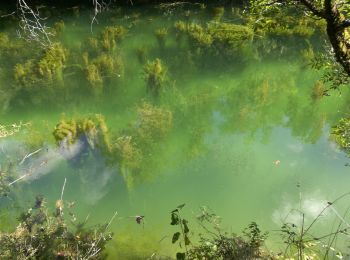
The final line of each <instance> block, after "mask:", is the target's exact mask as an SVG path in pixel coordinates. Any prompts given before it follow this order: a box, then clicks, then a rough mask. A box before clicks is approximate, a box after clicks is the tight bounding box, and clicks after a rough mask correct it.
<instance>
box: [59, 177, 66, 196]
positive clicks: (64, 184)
mask: <svg viewBox="0 0 350 260" xmlns="http://www.w3.org/2000/svg"><path fill="white" fill-rule="evenodd" d="M66 182H67V178H64V183H63V186H62V192H61V198H60V200H62V199H63V193H64V188H65V187H66Z"/></svg>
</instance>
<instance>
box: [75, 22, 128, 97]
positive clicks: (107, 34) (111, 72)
mask: <svg viewBox="0 0 350 260" xmlns="http://www.w3.org/2000/svg"><path fill="white" fill-rule="evenodd" d="M126 34H127V30H126V29H124V27H122V26H106V27H105V28H104V29H103V30H102V32H101V33H100V34H99V36H97V37H90V38H88V40H87V42H86V43H85V45H84V46H83V48H82V51H83V54H82V60H83V71H84V75H85V77H86V79H87V81H88V83H89V86H90V90H91V92H92V93H93V94H94V95H101V94H102V93H103V90H104V87H105V85H106V83H108V79H110V78H112V77H114V78H120V77H121V76H122V75H123V74H124V64H123V60H122V58H121V55H120V49H119V48H118V44H119V43H120V42H121V41H122V39H124V37H125V35H126Z"/></svg>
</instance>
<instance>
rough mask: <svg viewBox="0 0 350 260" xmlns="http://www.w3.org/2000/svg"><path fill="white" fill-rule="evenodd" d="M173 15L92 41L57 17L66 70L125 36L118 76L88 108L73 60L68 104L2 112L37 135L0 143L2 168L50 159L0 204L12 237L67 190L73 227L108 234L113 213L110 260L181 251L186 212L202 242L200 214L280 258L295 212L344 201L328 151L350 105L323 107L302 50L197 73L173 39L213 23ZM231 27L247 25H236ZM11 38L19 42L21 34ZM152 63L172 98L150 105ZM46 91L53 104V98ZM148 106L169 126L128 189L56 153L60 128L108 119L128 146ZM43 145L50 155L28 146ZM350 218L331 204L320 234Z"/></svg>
mask: <svg viewBox="0 0 350 260" xmlns="http://www.w3.org/2000/svg"><path fill="white" fill-rule="evenodd" d="M177 12H178V13H176V12H175V11H174V10H171V11H168V12H163V11H159V10H153V11H149V12H144V10H136V9H135V10H133V11H131V12H130V10H129V11H125V10H119V11H112V12H110V13H108V12H107V13H106V14H105V16H103V17H101V18H100V20H99V24H95V25H94V26H93V27H92V32H91V27H90V22H89V21H90V20H89V19H90V18H89V16H88V15H85V14H81V15H80V16H78V17H76V16H73V15H66V16H63V17H62V20H63V21H64V24H65V27H64V30H63V32H61V34H60V35H59V37H58V38H57V39H56V40H58V41H61V42H62V44H63V46H64V47H65V48H67V49H68V50H69V55H70V57H72V56H74V55H76V56H79V55H82V52H83V51H82V49H83V47H82V46H84V43H86V42H87V39H88V38H89V37H94V36H97V35H99V33H100V32H101V31H102V30H103V28H104V27H105V26H108V25H113V26H116V25H122V26H124V27H125V28H127V30H128V33H127V35H126V37H125V38H124V39H123V41H122V42H121V43H120V44H119V43H118V46H117V47H118V55H119V57H121V59H122V61H123V71H122V72H120V73H119V72H118V73H115V74H114V75H112V76H110V77H106V78H107V80H104V81H103V84H104V86H105V89H106V91H105V93H103V94H101V95H98V96H93V95H90V94H88V93H87V91H86V84H88V83H87V82H86V80H83V79H82V75H80V74H79V73H77V72H76V68H75V67H74V63H75V62H76V60H77V59H73V58H72V59H71V60H70V61H69V62H70V65H67V67H66V68H65V71H64V73H65V74H64V80H65V82H66V83H65V84H66V85H68V86H74V88H75V90H74V92H72V93H69V95H68V96H66V97H64V98H63V99H62V97H58V96H57V99H55V98H54V99H51V100H50V101H47V100H45V99H43V100H44V101H41V102H37V101H36V99H35V98H34V101H32V100H29V99H30V97H29V96H27V95H26V94H22V95H18V96H17V97H16V98H14V100H13V101H11V102H8V103H6V104H5V102H4V104H0V105H1V107H4V111H3V114H2V115H1V123H3V124H11V123H13V122H20V121H22V122H30V127H24V128H23V129H22V130H21V131H20V132H19V133H18V134H17V135H15V136H14V137H11V138H8V139H6V140H5V139H3V140H1V139H0V141H1V143H0V144H1V147H2V154H1V157H0V158H1V159H0V161H2V162H3V161H4V160H5V159H6V158H8V157H6V156H10V157H12V158H17V159H16V160H17V161H21V160H22V158H23V156H24V155H25V154H28V153H29V152H32V151H35V150H36V149H39V148H40V147H45V148H44V149H43V150H42V151H40V152H38V153H37V154H35V155H33V156H32V157H30V158H29V159H28V160H27V161H26V164H25V165H27V166H28V165H36V164H40V162H41V161H42V160H43V158H45V161H46V164H45V165H44V166H43V167H41V168H40V169H38V170H37V171H35V174H32V175H31V176H28V177H27V178H24V179H23V180H22V181H20V182H18V183H16V185H14V187H13V191H12V193H11V194H10V196H9V198H3V199H1V201H0V205H2V207H3V209H5V208H6V209H8V210H7V211H4V213H3V214H2V215H1V226H2V228H3V229H4V230H7V229H9V226H8V224H9V223H13V222H14V221H15V220H14V219H15V216H17V215H16V214H18V210H19V209H23V208H27V207H29V206H30V205H32V203H33V200H34V198H35V196H36V195H37V194H42V195H43V196H45V198H46V200H47V204H48V205H50V204H53V205H54V202H55V201H56V200H57V199H58V198H59V197H60V195H61V189H62V185H63V183H64V180H65V179H66V180H67V182H66V185H65V191H64V199H65V200H67V201H74V202H75V203H76V206H75V213H76V215H77V216H78V218H79V219H81V220H84V219H85V218H86V217H87V216H88V218H89V220H88V221H89V222H88V223H91V224H95V223H101V222H107V221H108V220H109V219H110V218H111V216H112V215H113V214H114V212H115V211H116V210H117V211H118V216H117V218H116V220H115V221H114V222H113V223H112V227H111V228H112V230H113V231H114V232H115V238H114V240H113V241H112V242H111V243H110V245H109V252H110V259H116V258H118V257H119V258H120V259H128V258H129V259H137V257H140V259H146V258H147V257H150V256H151V255H152V254H153V253H155V252H157V253H158V254H171V253H172V252H174V250H176V248H175V246H172V245H171V234H172V232H173V229H172V227H171V226H170V225H169V223H170V219H169V212H170V211H171V210H172V209H173V208H175V207H176V206H177V205H179V204H182V203H186V207H185V209H184V214H185V215H186V216H187V217H188V219H189V220H190V224H191V223H193V226H192V227H193V230H194V231H195V232H196V230H197V227H196V224H195V220H194V219H195V216H196V214H197V212H198V209H199V207H200V206H204V205H205V206H208V207H209V208H211V209H212V210H213V211H214V212H215V213H216V214H218V215H220V216H221V217H222V227H223V228H224V229H225V230H227V231H233V232H240V231H241V230H243V229H244V228H245V227H246V226H247V225H248V224H249V223H250V222H251V221H256V222H257V223H258V224H259V225H260V226H261V228H262V229H263V230H267V231H270V238H271V241H272V242H269V243H270V244H269V246H271V247H272V248H278V247H279V246H281V245H280V244H279V242H278V241H279V240H278V239H277V236H276V235H275V234H274V231H273V230H276V229H278V228H279V227H280V226H281V223H282V222H285V221H290V222H294V223H299V221H300V214H298V213H297V212H295V211H293V209H301V210H302V211H303V212H304V213H305V215H306V221H310V220H312V219H313V218H314V217H316V216H317V215H318V214H319V212H320V211H321V210H322V209H323V208H324V207H325V206H326V205H327V201H332V200H334V199H335V198H337V197H338V196H340V195H341V194H343V193H346V192H348V191H349V185H348V184H349V182H350V175H349V168H348V167H345V166H344V165H345V164H346V163H347V162H348V159H347V157H346V155H345V154H344V153H343V152H341V151H340V150H339V149H338V148H337V145H336V144H335V143H333V142H332V141H331V140H330V139H329V131H330V127H331V126H332V125H334V124H335V123H336V122H337V120H338V119H339V118H341V117H343V116H346V115H347V112H348V111H347V107H346V104H347V103H348V100H349V93H348V92H346V91H344V92H342V93H339V92H332V95H331V96H329V97H323V98H315V94H314V92H315V86H316V85H317V84H319V83H318V80H319V78H320V74H319V73H318V72H316V71H314V70H312V69H311V68H310V67H308V66H307V64H306V62H305V61H304V60H303V57H302V54H301V53H302V51H303V50H304V49H302V50H298V49H296V47H295V46H293V43H288V41H285V42H282V43H281V42H279V44H280V47H281V48H280V50H287V51H284V52H282V51H278V52H279V54H278V55H276V52H275V53H274V54H271V55H259V53H255V52H254V51H247V49H245V50H242V52H243V55H237V57H236V58H235V59H234V60H228V61H225V60H224V61H222V60H219V61H218V60H213V59H212V57H211V56H210V55H208V57H207V59H205V56H206V55H202V59H201V60H200V61H198V60H194V61H192V63H191V62H189V61H188V60H187V58H186V57H185V56H186V55H187V54H188V53H189V52H191V51H192V50H191V49H190V48H189V47H188V46H187V45H186V44H185V45H183V46H180V47H179V44H180V43H179V42H178V40H177V38H176V37H174V36H173V35H172V32H171V29H169V28H172V26H173V24H174V23H175V22H176V21H178V20H185V21H186V22H204V23H205V22H209V21H210V17H206V16H205V15H204V14H202V13H200V11H198V10H197V11H196V10H193V11H192V12H193V13H192V14H191V15H189V14H188V13H186V14H184V12H183V10H178V11H177ZM200 19H202V20H203V21H201V20H200ZM223 19H224V21H227V22H231V21H234V20H239V19H238V18H237V17H234V16H232V15H231V16H230V15H226V16H225V17H224V18H223ZM225 19H226V20H225ZM160 28H168V34H167V37H166V38H165V42H163V43H161V44H160V43H159V42H158V41H157V38H156V37H155V30H157V29H160ZM6 30H7V31H8V32H10V33H11V32H13V31H14V30H15V28H14V27H10V28H6ZM249 48H252V49H253V48H254V47H253V45H252V46H249ZM249 48H248V50H249ZM79 52H80V53H79ZM140 53H142V54H144V56H145V60H142V59H141V58H140ZM26 55H28V56H29V57H30V55H31V54H26ZM32 55H33V57H35V54H34V53H33V54H32ZM203 56H204V58H203ZM156 58H160V59H161V60H162V61H163V63H164V65H165V66H166V68H167V79H166V82H165V83H164V85H165V86H164V91H162V93H161V94H160V95H157V96H156V97H155V96H152V94H150V93H149V92H147V89H146V82H145V79H144V77H145V75H144V73H143V67H144V64H145V63H146V62H147V60H154V59H156ZM26 59H28V57H26V58H25V59H22V60H26ZM19 60H21V58H19ZM193 63H194V64H193ZM11 66H13V64H11V63H9V62H7V60H6V59H5V58H4V57H2V58H1V67H7V69H8V70H12V67H11ZM69 66H71V67H69ZM2 78H3V80H2V83H1V84H3V85H5V84H11V86H13V88H16V86H17V85H16V84H18V83H16V82H11V83H9V81H10V79H11V77H6V75H5V76H3V77H2ZM40 91H42V93H41V94H43V95H44V96H45V95H46V94H45V91H46V90H45V89H43V90H40ZM145 102H147V103H149V104H152V105H154V106H156V107H162V108H164V109H166V110H167V111H170V112H171V114H172V126H171V129H170V130H169V132H168V133H167V134H166V136H165V137H163V138H160V140H158V141H157V143H156V145H154V146H153V148H152V149H151V150H147V153H148V154H147V155H144V156H145V157H147V160H143V164H144V165H142V166H141V170H140V171H139V172H138V174H139V175H140V176H139V175H138V176H137V177H135V176H134V178H136V179H137V180H136V181H132V182H131V183H130V180H129V181H128V177H125V174H123V173H122V170H121V168H120V167H118V165H111V164H109V163H108V162H107V161H106V160H105V158H103V156H92V155H90V156H87V157H86V158H84V163H82V164H79V165H76V164H72V163H71V162H70V161H69V160H67V157H64V156H62V153H61V152H60V150H59V148H57V146H56V144H55V141H54V138H53V135H52V132H53V129H54V127H55V125H56V124H57V123H58V122H59V121H60V119H62V118H68V119H69V118H83V117H86V116H89V115H94V114H102V115H104V117H105V119H106V123H107V125H108V128H109V132H110V133H113V134H114V135H117V136H121V135H123V133H124V132H125V129H128V128H130V127H134V128H135V127H137V124H138V123H137V122H138V114H137V111H138V110H137V109H138V107H140V106H142V104H144V103H145ZM38 136H40V139H41V140H42V141H41V145H43V146H38V145H37V143H36V142H35V141H33V140H34V139H35V138H38ZM28 143H29V144H30V146H29V148H28ZM5 154H6V156H5ZM17 169H18V174H19V175H18V176H17V177H20V176H21V175H23V174H25V170H24V166H23V167H20V166H18V167H17ZM126 174H127V173H126ZM18 198H20V200H18ZM345 206H346V203H344V205H342V204H339V205H335V206H334V207H333V210H332V211H331V210H329V212H326V214H325V216H324V217H322V219H321V221H320V222H319V223H318V224H317V226H316V228H315V232H316V233H317V232H320V233H322V232H323V231H325V232H326V231H330V230H331V229H332V226H333V224H334V223H336V221H339V219H338V215H337V213H335V212H339V214H343V212H344V210H345V208H346V207H345ZM136 215H143V216H145V221H144V223H143V225H139V224H137V223H136V221H135V219H134V218H133V217H132V216H136ZM344 239H345V238H344ZM273 241H276V242H273Z"/></svg>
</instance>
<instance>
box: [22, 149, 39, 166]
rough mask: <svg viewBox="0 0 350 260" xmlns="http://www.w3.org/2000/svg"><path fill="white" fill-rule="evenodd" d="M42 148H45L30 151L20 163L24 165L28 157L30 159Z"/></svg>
mask: <svg viewBox="0 0 350 260" xmlns="http://www.w3.org/2000/svg"><path fill="white" fill-rule="evenodd" d="M42 149H43V148H40V149H38V150H36V151H34V152H32V153H29V154H27V155H26V156H24V157H23V159H22V161H21V162H20V163H19V165H22V164H23V163H24V161H25V160H26V159H28V158H29V157H31V156H33V155H34V154H37V153H38V152H40V151H41V150H42Z"/></svg>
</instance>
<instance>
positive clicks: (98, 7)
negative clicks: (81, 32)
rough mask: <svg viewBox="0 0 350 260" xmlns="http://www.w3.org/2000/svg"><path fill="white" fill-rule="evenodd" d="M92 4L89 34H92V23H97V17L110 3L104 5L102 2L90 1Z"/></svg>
mask: <svg viewBox="0 0 350 260" xmlns="http://www.w3.org/2000/svg"><path fill="white" fill-rule="evenodd" d="M92 4H93V6H94V16H93V17H92V20H91V25H90V27H91V33H92V26H93V24H94V23H98V21H97V15H98V14H100V13H102V12H103V11H104V10H107V9H108V6H109V5H110V1H109V2H108V3H106V2H105V1H104V0H92Z"/></svg>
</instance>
